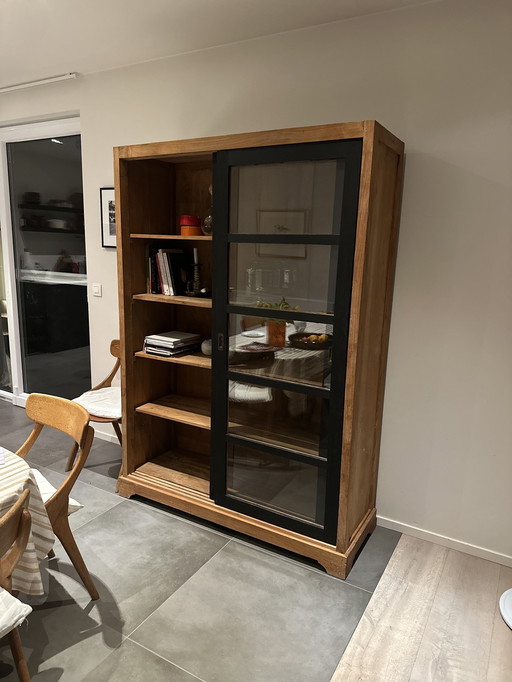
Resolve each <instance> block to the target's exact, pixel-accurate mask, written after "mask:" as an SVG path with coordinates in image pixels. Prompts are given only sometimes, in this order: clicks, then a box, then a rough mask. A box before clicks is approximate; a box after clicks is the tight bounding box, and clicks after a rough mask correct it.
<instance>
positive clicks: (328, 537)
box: [211, 140, 362, 542]
mask: <svg viewBox="0 0 512 682" xmlns="http://www.w3.org/2000/svg"><path fill="white" fill-rule="evenodd" d="M361 147H362V145H361V141H360V140H347V141H339V142H320V143H308V144H300V145H286V146H283V147H280V146H276V147H262V148H254V149H245V150H232V151H225V152H219V153H218V154H217V155H216V158H215V161H214V175H213V181H214V196H215V203H214V207H213V210H214V226H215V234H214V245H213V248H214V261H215V264H214V270H215V272H216V273H219V274H216V276H215V280H214V291H213V310H214V315H213V317H214V335H213V342H214V343H213V386H214V387H215V389H214V390H215V391H216V395H215V396H214V400H213V405H212V441H213V448H212V452H213V453H214V454H213V455H212V464H211V466H212V497H213V498H214V499H215V501H216V502H217V503H218V504H221V505H223V506H226V507H229V508H231V509H234V510H236V511H239V512H242V513H244V514H247V515H249V516H252V517H256V518H260V519H261V520H263V521H267V522H269V523H272V524H275V525H278V526H282V527H283V528H288V529H290V530H292V531H296V532H299V533H302V534H305V535H309V536H311V537H314V538H317V539H320V540H324V541H326V542H334V540H335V536H336V519H337V509H338V497H339V471H340V462H341V455H342V453H341V446H342V422H343V402H344V384H345V362H346V354H347V340H348V322H349V314H350V297H351V282H352V271H353V259H354V241H355V231H356V219H357V205H358V196H359V176H360V168H361Z"/></svg>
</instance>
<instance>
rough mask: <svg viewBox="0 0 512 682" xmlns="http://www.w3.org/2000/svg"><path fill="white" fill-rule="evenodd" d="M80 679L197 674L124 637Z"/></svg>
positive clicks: (151, 680) (184, 679)
mask: <svg viewBox="0 0 512 682" xmlns="http://www.w3.org/2000/svg"><path fill="white" fill-rule="evenodd" d="M82 679H83V681H84V682H141V681H142V680H144V682H197V679H198V678H197V677H194V676H193V675H189V674H188V673H186V672H185V671H183V670H181V669H180V668H177V667H176V666H175V665H172V663H168V662H167V661H164V659H163V658H160V656H155V654H152V653H151V652H150V651H148V650H147V649H145V648H144V647H141V646H139V645H138V644H135V642H132V641H130V640H129V639H127V640H125V641H124V642H123V643H122V644H121V646H120V647H119V648H118V649H116V650H115V651H113V652H112V653H111V654H110V656H109V657H108V658H106V659H105V660H104V661H102V662H101V663H100V664H99V665H98V666H96V668H94V670H92V671H91V672H90V673H89V674H88V675H86V676H85V677H84V678H82Z"/></svg>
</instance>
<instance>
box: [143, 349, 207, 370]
mask: <svg viewBox="0 0 512 682" xmlns="http://www.w3.org/2000/svg"><path fill="white" fill-rule="evenodd" d="M135 357H137V358H147V359H148V360H160V361H161V362H174V363H176V364H177V365H188V366H189V367H202V368H203V369H211V368H212V359H211V358H210V357H208V356H206V355H203V354H202V353H191V354H190V355H180V356H178V357H176V358H166V357H163V356H161V355H152V354H151V353H145V352H144V351H142V350H140V351H138V352H137V353H135Z"/></svg>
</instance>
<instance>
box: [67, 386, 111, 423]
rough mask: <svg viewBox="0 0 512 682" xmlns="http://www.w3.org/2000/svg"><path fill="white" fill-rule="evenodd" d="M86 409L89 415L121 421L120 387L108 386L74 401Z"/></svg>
mask: <svg viewBox="0 0 512 682" xmlns="http://www.w3.org/2000/svg"><path fill="white" fill-rule="evenodd" d="M73 402H74V403H78V404H79V405H81V406H82V407H85V409H86V410H87V412H89V414H92V415H93V416H95V417H105V419H121V416H122V410H121V388H120V386H108V387H107V388H98V390H96V391H87V392H86V393H83V394H82V395H81V396H78V398H75V399H74V400H73Z"/></svg>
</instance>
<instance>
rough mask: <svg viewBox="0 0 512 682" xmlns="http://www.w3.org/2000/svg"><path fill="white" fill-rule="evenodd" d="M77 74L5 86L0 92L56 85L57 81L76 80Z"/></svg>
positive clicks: (64, 74)
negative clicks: (50, 84) (48, 84)
mask: <svg viewBox="0 0 512 682" xmlns="http://www.w3.org/2000/svg"><path fill="white" fill-rule="evenodd" d="M77 76H78V73H76V72H73V73H63V74H61V75H60V76H50V78H41V79H39V80H36V81H28V82H27V83H16V84H15V85H6V86H5V87H4V88H0V93H1V92H11V90H23V89H24V88H32V87H34V86H35V85H46V84H47V83H56V82H57V81H67V80H69V79H71V78H76V77H77Z"/></svg>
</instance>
